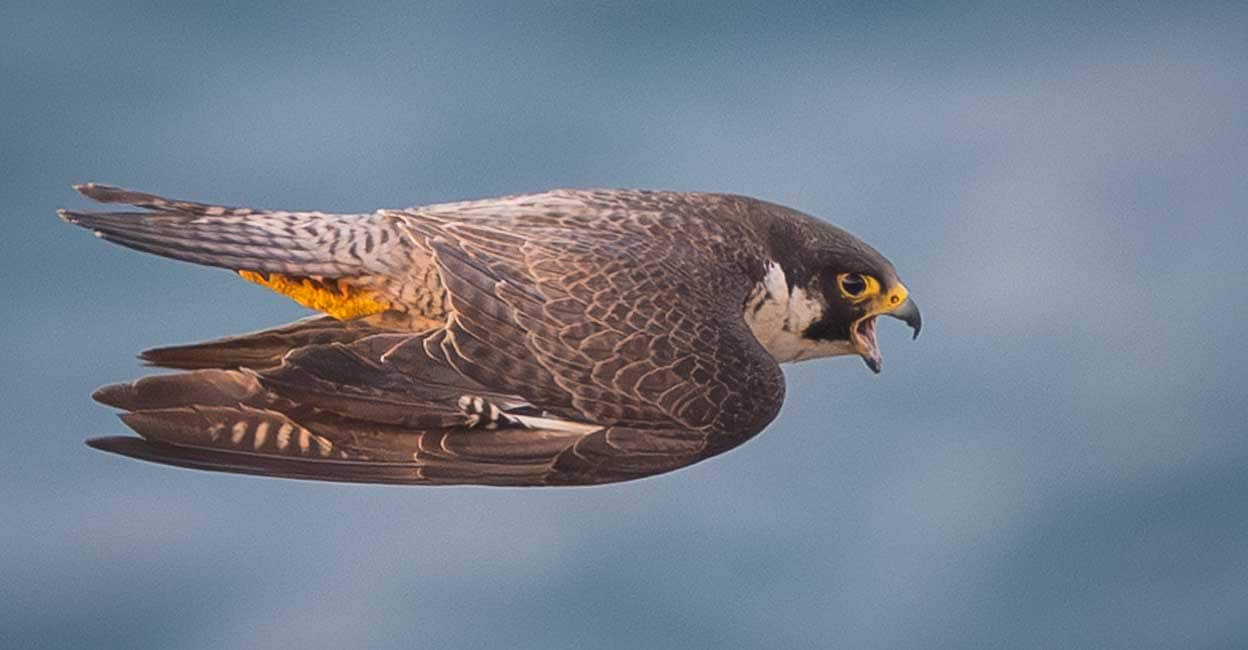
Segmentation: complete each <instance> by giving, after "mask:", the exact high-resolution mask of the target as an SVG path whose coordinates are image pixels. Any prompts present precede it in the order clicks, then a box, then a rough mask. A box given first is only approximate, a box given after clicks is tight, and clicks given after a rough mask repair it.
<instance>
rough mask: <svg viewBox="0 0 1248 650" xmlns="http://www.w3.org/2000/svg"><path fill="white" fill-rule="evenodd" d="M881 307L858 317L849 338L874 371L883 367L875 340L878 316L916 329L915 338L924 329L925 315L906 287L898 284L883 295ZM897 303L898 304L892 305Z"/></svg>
mask: <svg viewBox="0 0 1248 650" xmlns="http://www.w3.org/2000/svg"><path fill="white" fill-rule="evenodd" d="M893 297H897V298H898V300H897V302H896V303H893V302H892V298H893ZM879 303H881V307H879V308H878V309H873V310H872V311H871V312H870V313H868V314H867V315H866V316H863V317H862V318H860V319H858V321H857V322H855V323H854V326H853V327H851V328H850V330H849V338H850V340H851V341H852V342H853V344H854V350H856V351H857V352H858V355H859V356H861V357H862V360H863V361H865V362H866V364H867V367H868V368H870V369H871V371H872V372H875V373H879V372H880V370H881V369H882V368H883V360H882V359H881V358H880V347H879V345H878V344H877V343H876V340H875V319H876V317H877V316H892V317H893V318H896V319H898V320H900V321H903V322H904V323H905V324H907V325H909V326H910V329H912V330H914V338H916V339H917V338H919V330H921V329H923V316H922V315H921V314H919V306H918V305H916V304H914V300H911V299H910V296H909V294H908V293H907V292H906V288H905V287H903V286H901V285H897V288H896V289H894V290H893V291H892V292H890V293H889V295H886V296H882V297H881V299H880V300H879ZM893 304H896V305H897V306H896V307H894V306H892V305H893Z"/></svg>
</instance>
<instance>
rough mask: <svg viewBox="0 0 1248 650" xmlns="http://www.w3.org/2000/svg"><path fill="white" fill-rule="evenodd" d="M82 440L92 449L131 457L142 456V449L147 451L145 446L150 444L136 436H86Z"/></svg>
mask: <svg viewBox="0 0 1248 650" xmlns="http://www.w3.org/2000/svg"><path fill="white" fill-rule="evenodd" d="M84 442H85V443H86V445H87V446H88V447H90V448H92V449H98V450H100V451H106V452H108V453H110V454H119V455H122V456H129V457H131V458H142V457H143V456H141V454H142V453H143V452H144V451H148V450H147V448H148V447H149V445H150V443H148V442H147V441H146V440H144V439H142V438H139V437H137V436H104V437H101V438H87V439H86V440H85V441H84ZM149 453H150V452H149Z"/></svg>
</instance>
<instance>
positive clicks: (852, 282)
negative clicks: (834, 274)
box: [840, 273, 867, 298]
mask: <svg viewBox="0 0 1248 650" xmlns="http://www.w3.org/2000/svg"><path fill="white" fill-rule="evenodd" d="M840 284H841V291H842V292H844V293H845V295H846V296H848V297H850V298H858V297H860V296H862V294H863V292H864V291H866V290H867V280H866V278H864V277H862V275H860V274H858V273H845V274H842V275H841V277H840Z"/></svg>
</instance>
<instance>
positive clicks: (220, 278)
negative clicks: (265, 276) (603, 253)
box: [0, 0, 1248, 650]
mask: <svg viewBox="0 0 1248 650" xmlns="http://www.w3.org/2000/svg"><path fill="white" fill-rule="evenodd" d="M520 4H521V3H514V4H498V5H491V4H485V3H466V4H462V5H456V4H442V3H407V2H389V3H385V2H383V3H357V4H350V5H348V4H336V3H327V2H310V3H298V4H296V3H286V2H267V3H253V2H226V3H221V4H217V5H213V6H211V7H210V6H208V5H206V4H199V3H196V4H191V3H171V2H149V3H141V2H110V3H96V2H85V1H75V0H69V1H61V2H58V1H56V0H52V1H50V2H45V3H24V4H23V3H11V4H9V5H5V6H4V7H3V8H0V88H3V92H0V199H3V200H0V223H3V224H4V227H5V229H6V230H5V235H4V237H2V238H0V275H2V277H3V278H4V282H0V304H3V305H4V308H3V310H0V368H3V369H4V372H3V373H0V396H2V397H0V408H2V409H3V410H4V414H5V417H4V422H5V424H4V425H0V433H2V435H0V454H2V457H3V470H2V471H0V493H2V494H4V495H5V496H4V497H2V498H0V521H3V522H5V523H4V525H3V526H0V549H3V550H0V646H5V647H24V648H41V647H47V648H64V647H91V648H133V647H160V648H178V649H182V648H186V649H194V648H254V647H274V648H280V647H304V648H317V647H326V648H343V647H370V648H411V647H440V648H489V647H500V646H505V647H522V648H527V647H532V648H637V647H656V648H657V647H678V648H682V649H684V650H692V649H696V648H725V647H791V648H827V647H848V648H947V647H958V648H999V647H1011V648H1053V647H1096V648H1237V647H1245V646H1248V543H1246V542H1248V499H1245V498H1244V495H1245V494H1248V472H1244V471H1243V467H1244V466H1245V463H1246V462H1248V424H1246V423H1248V396H1246V395H1245V388H1244V387H1245V386H1248V346H1245V344H1244V342H1243V341H1242V340H1240V333H1241V331H1242V330H1243V322H1244V320H1245V319H1248V299H1246V298H1248V295H1246V293H1248V291H1246V286H1248V285H1246V283H1245V279H1246V278H1248V256H1246V255H1245V252H1244V251H1245V249H1246V245H1248V219H1246V218H1248V214H1246V213H1248V183H1246V182H1245V180H1244V169H1245V168H1246V167H1248V111H1245V110H1244V107H1245V106H1246V105H1248V65H1245V61H1248V9H1245V8H1244V6H1243V5H1242V4H1239V5H1237V4H1236V3H1222V4H1218V3H1182V5H1181V6H1179V5H1177V4H1176V5H1170V4H1166V3H1133V4H1130V5H1127V4H1121V5H1119V4H1113V3H1093V4H1091V5H1089V4H1086V3H1052V4H1049V5H1046V6H1045V7H1043V8H1039V7H1035V6H1033V3H995V4H989V3H970V2H952V3H928V4H926V5H923V6H922V7H918V8H916V7H907V6H905V5H895V4H885V3H851V4H829V3H793V4H789V5H780V4H778V3H760V4H756V5H748V4H744V3H732V2H715V3H620V4H616V5H608V4H606V3H583V2H569V3H561V2H549V3H523V4H525V5H529V6H524V7H522V6H520ZM674 5H679V6H674ZM85 181H96V182H103V183H111V184H117V185H123V186H127V187H132V188H135V189H139V190H143V191H149V192H153V193H158V194H163V195H167V196H174V197H178V198H186V199H190V200H198V201H205V202H219V203H223V204H230V205H248V206H255V207H268V208H284V209H318V210H326V211H344V212H363V211H370V210H372V209H375V208H379V207H403V206H412V205H419V204H427V203H435V202H442V201H450V200H459V199H472V198H482V197H488V196H494V195H500V194H508V193H517V192H527V191H540V190H545V189H549V188H553V187H645V188H653V189H677V190H699V191H724V192H733V193H740V194H748V195H752V196H756V197H759V198H763V199H767V200H771V201H775V202H778V203H781V204H785V205H788V206H791V207H794V208H797V209H800V210H802V211H805V212H808V213H811V214H814V215H817V216H819V217H821V218H823V219H826V220H828V221H830V222H832V223H835V224H837V225H839V226H841V227H843V228H846V229H847V230H849V231H850V232H853V233H855V234H857V235H858V236H860V237H862V238H863V239H864V240H866V241H868V242H869V243H871V244H872V245H874V246H875V247H876V248H878V249H880V250H881V252H883V253H884V254H885V255H886V256H888V257H889V258H890V259H891V260H892V261H893V262H894V264H895V265H896V266H897V268H898V270H899V273H900V275H901V277H902V278H903V280H904V281H905V282H906V284H907V286H908V287H909V288H910V290H911V292H912V295H913V296H914V297H915V299H916V301H917V302H918V303H919V304H921V305H922V308H923V315H924V330H923V335H922V336H921V337H920V338H919V339H918V340H917V341H915V342H911V341H909V340H908V339H909V337H908V330H907V329H906V328H905V327H904V325H902V324H900V323H895V322H892V321H889V323H882V325H881V328H880V329H881V332H880V338H881V347H882V348H883V351H884V356H885V369H884V372H883V374H881V375H879V376H873V375H872V374H871V373H870V372H869V371H868V370H867V369H866V368H865V367H863V364H862V363H861V361H860V360H857V359H853V358H838V359H830V360H820V361H811V362H807V363H803V364H798V365H795V366H789V367H788V368H787V369H786V375H787V379H788V397H787V400H786V403H785V407H784V409H783V411H782V412H781V414H780V416H779V417H778V418H777V419H776V421H775V422H773V423H772V425H771V426H770V427H769V428H768V429H767V430H766V431H765V432H764V433H763V434H761V435H760V436H758V437H757V438H755V439H754V440H752V441H750V442H749V443H747V444H746V445H744V446H742V447H740V448H738V449H736V450H733V451H732V452H730V453H728V454H725V455H723V456H720V457H717V458H714V459H712V460H709V461H706V462H703V463H700V464H697V465H694V466H692V467H689V468H686V469H683V470H680V471H677V472H674V473H671V474H666V475H663V476H659V477H654V478H649V479H645V480H641V481H636V482H631V483H624V484H618V485H610V486H603V487H596V488H589V489H585V488H582V489H554V490H533V489H529V490H523V489H496V488H494V489H492V488H477V487H456V488H417V487H382V486H344V485H332V484H318V483H310V482H300V481H279V480H272V479H263V478H255V477H241V476H229V475H222V474H212V473H204V472H193V471H188V470H182V469H176V468H166V467H160V466H156V465H151V464H144V463H138V462H135V461H131V460H128V459H124V458H120V457H115V456H109V455H105V454H101V453H99V452H96V451H94V450H91V449H89V448H87V447H86V446H85V445H83V444H82V441H83V440H84V439H86V438H89V437H95V436H100V435H114V434H120V433H123V432H124V431H125V428H124V426H123V425H122V424H121V423H120V422H119V421H118V420H117V419H116V418H115V417H114V414H113V413H112V412H111V411H110V409H107V408H105V407H102V406H100V405H97V404H95V403H93V402H92V401H91V400H90V399H89V394H90V392H91V391H92V390H93V389H94V388H96V387H98V386H100V385H102V384H105V383H109V382H114V381H119V380H126V379H130V378H134V377H137V376H139V375H141V374H143V372H144V370H143V369H142V368H141V367H140V366H139V364H138V362H137V360H136V359H135V356H134V355H135V354H136V353H137V352H138V351H140V350H142V349H145V348H149V347H154V346H157V345H161V344H170V343H180V342H189V341H195V340H200V339H205V338H214V337H218V336H222V335H226V334H231V333H238V332H243V331H250V330H254V329H258V328H262V327H267V326H272V325H276V324H280V323H283V322H286V321H289V320H293V319H295V318H298V317H301V316H303V315H305V313H304V312H303V311H302V310H301V308H299V307H298V306H297V305H295V304H293V303H291V302H289V301H286V300H284V299H282V298H280V297H278V296H275V295H273V294H271V293H269V292H267V291H265V290H264V289H262V288H259V287H256V286H252V285H249V284H248V283H245V282H242V281H240V280H238V278H237V277H234V276H232V275H231V274H229V273H227V272H223V271H220V270H216V269H207V268H203V267H196V266H192V265H188V264H181V263H177V262H173V261H170V260H164V259H158V258H154V257H151V256H145V255H142V254H139V253H136V252H134V251H128V250H125V249H122V248H119V247H116V246H111V245H108V244H106V243H104V242H101V241H98V240H96V239H95V238H93V237H91V236H90V235H89V234H88V233H85V232H82V231H81V230H79V229H76V228H73V227H71V226H68V225H65V224H63V223H61V222H59V221H58V220H57V219H56V217H55V214H54V212H55V210H56V209H57V208H59V207H69V208H82V207H87V202H86V201H85V200H84V199H82V198H80V197H78V196H77V195H76V194H75V193H74V192H73V191H72V189H71V188H70V184H71V183H75V182H85Z"/></svg>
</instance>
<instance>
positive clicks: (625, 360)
mask: <svg viewBox="0 0 1248 650" xmlns="http://www.w3.org/2000/svg"><path fill="white" fill-rule="evenodd" d="M555 196H556V197H558V198H565V197H567V196H571V197H573V198H575V199H576V202H575V203H573V204H572V205H571V206H569V205H568V204H567V203H565V202H557V201H551V202H549V203H543V202H541V200H539V199H538V198H533V199H532V200H533V201H534V203H533V204H531V205H529V206H527V210H522V211H519V214H518V215H517V210H516V209H515V208H514V207H509V209H508V210H506V211H504V212H503V214H502V215H500V216H499V217H498V218H493V219H492V218H490V216H489V215H488V206H487V207H485V208H482V210H485V211H486V212H487V216H485V217H479V216H477V215H475V214H465V213H464V211H462V210H456V211H451V212H449V213H438V212H429V211H419V212H415V213H412V214H411V215H410V217H409V219H408V220H407V222H406V225H408V227H410V228H411V229H412V230H413V231H415V232H416V233H418V234H419V235H420V236H421V237H423V238H424V241H425V242H426V243H427V245H428V246H429V247H430V249H432V251H433V252H434V257H435V261H436V264H437V266H438V269H439V273H440V275H441V277H442V281H443V283H444V284H445V285H446V288H447V290H448V292H449V298H448V302H449V305H450V314H451V317H450V319H449V322H448V324H447V326H446V328H445V331H444V333H442V334H441V335H440V336H439V337H435V338H431V339H429V340H428V341H427V346H429V347H431V348H434V347H436V349H437V351H440V352H441V353H442V355H443V357H444V358H445V360H446V362H447V363H448V364H450V365H452V366H454V367H456V368H458V369H460V370H461V371H462V372H463V373H464V374H465V375H467V376H469V377H472V378H473V379H475V380H477V381H478V382H480V383H482V384H485V385H489V386H494V387H498V388H500V389H504V390H507V391H510V392H515V393H517V394H520V395H523V396H524V397H526V398H527V399H529V400H530V401H531V402H532V403H534V404H535V405H538V406H539V407H541V408H542V409H544V410H548V411H552V412H556V413H559V414H561V415H563V416H565V417H568V418H571V419H577V420H581V421H586V422H592V423H596V424H602V425H619V426H623V427H629V428H640V429H680V430H687V431H694V432H701V433H702V434H703V435H704V436H706V437H707V438H708V439H711V438H719V439H721V440H725V441H727V440H730V439H735V440H740V439H744V438H745V437H748V436H750V435H753V434H754V433H757V432H758V431H759V430H761V429H762V427H763V426H765V425H766V424H767V423H768V422H769V421H770V420H771V419H772V418H773V417H774V416H775V414H776V412H777V411H778V409H779V406H780V403H781V401H782V400H783V390H784V382H783V375H782V373H781V371H780V369H779V368H778V366H777V365H776V363H775V362H774V360H773V359H772V358H771V356H770V355H768V354H767V353H766V351H765V350H764V349H763V348H762V346H761V345H760V344H759V343H758V342H757V340H756V339H755V338H754V336H753V335H752V334H751V333H750V332H749V330H748V329H747V327H746V325H745V323H744V320H743V318H742V311H743V301H744V298H745V295H746V293H748V291H749V288H750V280H749V279H748V278H747V275H746V273H744V272H743V270H742V269H743V268H744V266H745V265H747V264H749V263H751V262H752V261H754V260H757V256H758V254H759V253H758V252H757V251H755V250H751V242H752V241H753V238H752V237H751V233H749V232H748V231H745V230H744V229H743V228H742V226H741V225H740V222H739V221H737V220H733V219H731V218H729V217H731V216H733V215H732V213H731V211H733V210H739V209H741V207H740V205H739V203H738V202H737V200H736V199H735V197H719V196H714V195H673V194H665V193H642V192H612V193H607V194H604V195H601V196H600V195H598V194H594V193H575V192H568V193H557V194H556V195H555ZM711 446H712V447H719V445H718V444H712V445H711Z"/></svg>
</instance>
